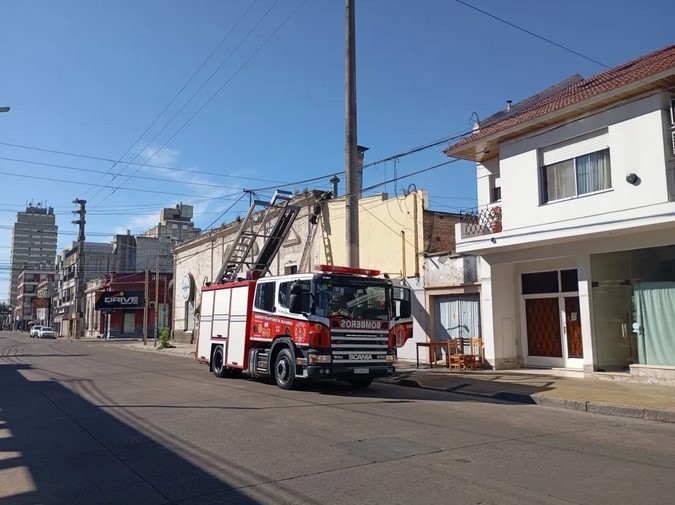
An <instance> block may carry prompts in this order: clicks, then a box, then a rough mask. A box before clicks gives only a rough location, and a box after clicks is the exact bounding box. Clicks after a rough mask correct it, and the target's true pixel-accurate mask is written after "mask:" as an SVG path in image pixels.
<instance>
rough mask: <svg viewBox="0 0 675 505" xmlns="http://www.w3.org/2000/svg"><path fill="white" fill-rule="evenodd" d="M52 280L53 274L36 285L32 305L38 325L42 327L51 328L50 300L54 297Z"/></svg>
mask: <svg viewBox="0 0 675 505" xmlns="http://www.w3.org/2000/svg"><path fill="white" fill-rule="evenodd" d="M54 278H55V274H52V275H47V278H46V279H42V280H41V281H40V283H39V284H38V285H37V298H35V299H34V300H37V301H34V302H33V305H34V306H35V307H36V309H37V310H36V312H37V321H39V323H38V324H42V325H43V326H52V321H53V317H52V298H53V296H54V285H55V283H54Z"/></svg>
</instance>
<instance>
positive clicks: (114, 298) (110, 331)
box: [95, 290, 154, 338]
mask: <svg viewBox="0 0 675 505" xmlns="http://www.w3.org/2000/svg"><path fill="white" fill-rule="evenodd" d="M144 305H145V297H144V292H143V291H123V290H119V291H103V292H102V293H100V294H99V295H98V298H97V299H96V306H95V310H96V311H98V312H99V313H100V316H101V324H100V326H99V327H100V328H101V335H102V336H103V337H104V338H116V337H127V338H129V337H142V336H143V327H144V325H143V315H144V310H143V308H144ZM153 320H154V319H153ZM151 327H152V330H153V331H154V323H153V324H152V326H151Z"/></svg>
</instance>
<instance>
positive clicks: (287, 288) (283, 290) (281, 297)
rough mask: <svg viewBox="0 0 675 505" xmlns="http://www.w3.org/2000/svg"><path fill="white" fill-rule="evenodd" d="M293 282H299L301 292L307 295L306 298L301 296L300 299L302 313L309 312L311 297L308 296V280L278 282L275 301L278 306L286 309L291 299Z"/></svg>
mask: <svg viewBox="0 0 675 505" xmlns="http://www.w3.org/2000/svg"><path fill="white" fill-rule="evenodd" d="M295 282H300V285H301V286H302V289H303V291H305V292H306V293H307V296H303V299H302V311H303V312H309V306H310V301H311V296H310V294H309V292H310V282H309V281H308V280H303V281H288V282H280V283H279V294H278V296H277V301H278V303H279V306H281V307H284V308H285V309H287V308H288V304H289V302H290V299H291V286H292V285H293V283H295Z"/></svg>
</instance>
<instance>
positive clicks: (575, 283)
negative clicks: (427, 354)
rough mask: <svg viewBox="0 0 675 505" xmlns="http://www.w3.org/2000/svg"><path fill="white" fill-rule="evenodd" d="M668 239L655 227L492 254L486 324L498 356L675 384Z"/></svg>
mask: <svg viewBox="0 0 675 505" xmlns="http://www.w3.org/2000/svg"><path fill="white" fill-rule="evenodd" d="M668 240H669V234H668V233H665V230H664V231H661V230H659V231H656V230H654V231H645V232H635V233H632V234H627V233H626V234H623V235H613V236H609V235H605V236H598V237H593V238H588V239H587V240H585V241H580V242H575V243H569V242H568V243H559V244H546V245H544V244H542V245H541V246H538V247H536V248H527V249H520V250H512V251H508V252H502V253H500V254H495V255H485V256H484V257H483V258H484V259H485V263H486V264H487V265H489V266H488V267H486V269H485V271H484V272H482V273H481V283H482V292H481V305H482V309H481V310H482V314H481V315H482V318H481V324H482V331H483V334H485V335H487V337H488V338H487V340H486V342H485V345H486V356H487V357H488V361H489V362H490V364H491V365H493V366H494V367H495V368H498V369H499V368H502V369H504V368H514V367H521V366H527V367H547V368H550V367H553V368H566V369H571V370H579V371H582V370H583V372H585V373H587V374H593V373H605V374H607V373H609V374H623V375H625V376H629V377H631V378H636V380H639V381H641V382H645V381H646V382H658V383H662V384H674V385H675V245H673V244H667V243H666V244H664V243H663V242H665V241H668ZM641 246H643V247H641ZM643 379H644V380H643Z"/></svg>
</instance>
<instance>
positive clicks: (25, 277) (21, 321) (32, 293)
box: [14, 268, 54, 330]
mask: <svg viewBox="0 0 675 505" xmlns="http://www.w3.org/2000/svg"><path fill="white" fill-rule="evenodd" d="M49 280H54V270H53V269H49V270H38V269H28V268H26V269H24V270H22V271H21V273H19V277H18V286H17V292H18V294H17V297H16V306H15V308H14V320H15V321H16V328H17V329H19V330H27V329H28V323H29V322H30V321H35V320H37V319H38V314H37V311H38V305H40V304H39V303H36V302H37V301H38V285H39V284H40V283H41V282H43V281H49Z"/></svg>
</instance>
